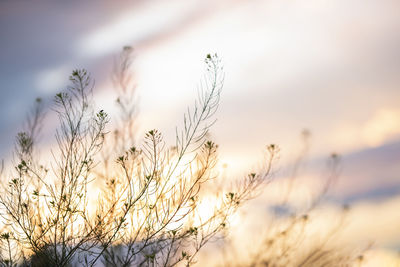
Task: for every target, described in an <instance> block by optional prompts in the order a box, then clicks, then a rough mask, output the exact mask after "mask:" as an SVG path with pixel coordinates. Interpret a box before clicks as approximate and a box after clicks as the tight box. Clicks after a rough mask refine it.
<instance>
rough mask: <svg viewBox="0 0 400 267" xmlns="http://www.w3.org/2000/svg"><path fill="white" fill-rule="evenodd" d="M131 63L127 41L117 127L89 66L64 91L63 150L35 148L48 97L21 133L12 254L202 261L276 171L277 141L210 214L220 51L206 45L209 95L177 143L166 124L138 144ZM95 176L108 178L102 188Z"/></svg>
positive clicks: (75, 259) (8, 203)
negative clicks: (98, 102)
mask: <svg viewBox="0 0 400 267" xmlns="http://www.w3.org/2000/svg"><path fill="white" fill-rule="evenodd" d="M130 64H131V48H129V47H126V48H124V51H123V53H122V55H121V58H120V60H119V61H118V63H117V65H116V68H115V75H114V78H115V79H114V82H115V85H116V89H117V90H118V93H119V97H118V99H117V105H118V106H119V107H120V117H119V120H117V122H115V123H114V126H115V129H110V126H109V121H110V117H109V115H108V114H107V113H106V112H105V111H103V110H100V111H98V112H94V111H93V105H92V101H93V100H92V90H93V87H94V83H93V80H92V78H91V76H90V74H89V73H88V72H87V71H86V70H75V71H73V72H72V75H71V76H70V82H71V85H70V86H69V87H68V88H67V89H66V90H65V91H64V92H61V93H59V94H57V95H56V96H55V100H54V102H55V107H54V111H55V112H56V113H57V115H58V119H59V127H58V128H57V130H56V132H55V137H56V141H57V148H58V150H53V151H52V154H53V157H52V159H51V163H49V164H44V163H41V162H40V161H39V160H38V159H39V156H38V152H37V150H36V146H37V134H38V131H39V129H40V125H41V124H42V123H43V116H42V115H43V112H42V111H43V108H42V107H41V101H40V100H38V101H37V103H36V104H37V106H36V108H35V109H34V112H33V113H32V114H31V115H30V117H29V119H28V124H27V125H28V126H27V129H26V131H24V132H22V133H19V134H18V135H17V141H16V149H15V156H16V164H15V166H14V170H13V171H9V173H6V171H5V172H3V176H4V179H6V180H3V181H4V182H3V183H4V190H3V192H2V193H1V194H0V205H1V216H2V219H3V224H4V227H3V230H2V233H1V236H0V238H1V244H0V256H1V259H0V262H1V265H3V266H102V265H104V266H175V265H177V264H184V265H191V264H192V263H195V261H196V255H197V253H198V252H199V251H200V250H201V249H202V247H203V246H204V245H205V244H206V243H207V242H209V241H210V240H213V239H215V238H218V237H220V236H222V235H223V234H224V232H225V231H226V230H227V229H229V218H230V216H231V215H232V214H233V213H235V212H236V211H237V209H238V208H239V207H240V206H241V205H242V204H243V203H244V202H246V201H247V200H249V199H251V198H253V197H254V196H255V195H256V194H257V193H258V192H259V189H260V188H261V187H262V185H263V184H264V183H265V182H266V181H268V179H269V177H270V170H271V165H272V161H273V159H274V158H275V155H276V153H277V148H276V146H274V145H270V146H268V148H267V153H268V159H267V162H266V164H265V169H263V170H260V171H259V172H257V173H256V172H251V173H250V174H249V175H248V176H246V177H244V178H243V179H241V180H240V182H238V183H236V184H235V185H234V186H232V187H230V188H224V189H223V190H224V191H220V192H218V193H217V194H215V195H214V196H212V199H213V201H214V202H215V203H213V206H211V207H208V208H209V209H210V210H211V213H210V214H207V215H204V214H202V213H201V209H200V208H201V207H202V199H203V198H204V197H209V196H207V192H206V191H205V190H204V185H206V184H210V183H213V182H214V181H215V180H216V179H219V178H218V176H219V173H218V170H217V168H216V167H217V161H218V155H217V150H218V146H217V145H216V144H215V143H214V142H212V141H211V140H208V139H207V137H208V131H209V129H210V127H211V126H212V124H213V123H214V122H215V118H214V115H215V113H216V111H217V108H218V105H219V100H220V94H221V90H222V87H223V81H224V75H223V68H222V66H221V62H220V59H219V58H218V56H217V55H207V56H206V58H205V65H206V74H205V76H204V78H203V79H202V81H201V83H200V89H199V91H198V97H197V99H196V102H195V104H194V105H193V106H192V107H191V108H188V111H187V112H186V113H185V114H184V119H183V127H182V129H180V130H177V131H176V142H175V144H173V145H172V146H171V145H170V146H168V145H166V143H165V142H164V140H163V136H162V134H161V133H160V132H159V131H158V130H150V131H148V132H147V133H146V134H145V136H144V138H143V142H142V143H141V144H136V141H135V139H136V138H137V136H136V134H135V123H134V122H135V117H136V112H135V105H134V102H135V101H134V99H135V97H134V95H135V94H134V92H135V87H134V85H133V80H132V77H131V76H130V73H129V67H130ZM95 185H103V186H101V190H100V192H98V191H97V190H95V188H96V186H95ZM93 198H98V201H97V204H93V203H92V202H93V201H90V200H91V199H93ZM203 208H204V207H203Z"/></svg>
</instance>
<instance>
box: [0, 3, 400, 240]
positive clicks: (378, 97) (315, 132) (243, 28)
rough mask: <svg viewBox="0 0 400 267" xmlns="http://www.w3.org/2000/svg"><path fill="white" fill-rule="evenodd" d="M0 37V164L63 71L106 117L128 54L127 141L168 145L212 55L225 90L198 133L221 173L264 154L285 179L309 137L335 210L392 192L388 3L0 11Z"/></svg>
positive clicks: (397, 96) (393, 21)
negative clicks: (78, 72)
mask: <svg viewBox="0 0 400 267" xmlns="http://www.w3.org/2000/svg"><path fill="white" fill-rule="evenodd" d="M0 36H2V38H0V47H1V49H0V80H1V86H0V93H1V97H0V112H1V114H2V116H0V125H1V127H0V151H1V153H0V155H1V156H2V157H3V158H9V157H10V155H11V150H12V148H13V140H14V139H13V138H14V136H15V134H16V133H17V132H18V131H20V130H21V125H22V124H23V122H24V118H25V116H26V114H27V112H29V109H30V107H31V106H32V103H33V100H34V99H35V98H36V97H41V98H43V99H44V100H45V102H46V103H47V106H48V107H49V108H50V107H51V100H52V97H53V96H54V95H55V94H56V93H58V92H59V91H61V90H63V88H65V87H66V86H67V85H68V76H69V74H70V72H71V70H72V69H75V68H86V69H88V70H89V71H90V72H91V74H92V76H93V78H94V79H95V80H96V87H95V91H94V98H95V100H96V105H98V107H99V108H100V107H101V108H102V109H104V110H106V111H109V112H111V113H112V112H113V110H114V109H115V105H114V104H113V102H112V101H110V99H112V93H111V91H112V90H111V89H110V88H111V87H112V84H111V81H110V77H111V76H110V72H111V70H112V67H113V62H114V60H115V58H116V57H117V56H118V54H119V53H120V51H121V48H122V47H123V46H125V45H129V46H132V47H133V48H134V51H135V52H134V54H135V58H134V64H133V72H134V74H135V78H136V80H135V81H136V84H137V95H138V109H139V118H138V121H139V128H138V133H137V135H138V136H139V138H140V136H142V135H143V133H144V131H146V130H148V129H152V128H158V129H160V130H161V131H162V132H164V134H165V137H166V139H167V141H170V142H171V143H173V141H174V133H175V126H176V125H179V123H180V122H181V121H182V116H183V113H184V112H185V110H186V108H187V106H190V105H192V103H193V102H194V99H195V97H196V86H197V85H198V82H199V80H200V78H201V77H202V75H203V73H204V66H203V62H204V57H205V55H206V54H207V53H217V54H218V55H219V56H220V58H221V59H222V62H223V65H224V70H225V85H224V90H223V92H222V96H221V103H220V107H219V111H218V113H217V118H218V121H217V123H216V125H215V126H214V127H213V128H212V130H211V135H212V137H213V138H214V139H215V140H216V142H217V143H218V144H219V145H220V152H219V153H220V158H221V161H222V162H224V163H226V164H227V165H228V167H229V169H230V171H231V174H232V175H233V176H235V175H241V174H243V173H245V172H246V171H247V170H248V169H249V168H253V167H255V166H257V164H259V162H260V160H262V155H263V150H264V149H265V146H266V145H267V144H269V143H276V144H278V145H279V146H280V147H281V159H280V163H279V165H278V167H277V169H283V170H284V169H285V168H286V167H287V166H288V165H290V163H291V162H292V161H293V159H294V158H295V157H296V155H297V154H298V151H299V150H300V147H301V141H300V138H299V136H300V133H301V131H302V130H303V129H308V130H309V131H310V132H311V133H312V137H311V142H310V143H311V146H310V151H309V154H308V155H307V158H308V159H309V161H310V164H309V168H310V173H312V174H313V175H314V176H315V175H316V173H317V172H318V171H320V169H319V167H318V166H320V165H321V162H324V160H325V158H326V157H327V156H328V155H329V154H330V153H332V152H336V153H339V154H340V155H342V156H343V158H342V164H343V168H342V176H341V179H340V180H339V181H338V184H337V186H336V187H335V188H334V189H333V193H332V195H333V198H334V199H337V200H338V201H339V202H340V201H341V202H350V203H353V202H354V203H361V204H360V205H367V204H365V203H369V204H368V205H370V207H372V208H375V209H376V208H377V207H376V204H377V203H393V202H390V201H394V200H393V199H395V200H396V199H397V198H396V197H398V195H399V194H400V174H399V173H400V165H399V164H398V162H399V160H400V106H399V103H400V87H399V86H400V51H399V49H398V48H399V46H400V2H399V1H396V0H363V1H361V0H335V1H333V0H307V1H300V0H290V1H289V0H219V1H215V0H201V1H200V0H169V1H162V0H148V1H144V0H135V1H104V0H101V1H100V0H96V1H94V0H91V1H84V2H82V1H68V2H65V1H35V3H34V4H32V2H29V1H22V0H21V1H12V0H3V1H1V2H0ZM164 114H168V116H165V115H164ZM53 124H54V122H52V121H51V120H49V122H48V125H49V128H51V127H52V126H54V125H53ZM43 139H44V140H47V139H46V138H43ZM283 173H284V172H283ZM283 175H284V174H283ZM385 201H386V202H385ZM397 203H399V202H397ZM388 205H389V204H388ZM363 207H364V206H363ZM372 208H371V209H372ZM371 211H372V210H371ZM397 219H398V218H397V217H396V218H393V221H394V222H396V220H397ZM390 222H391V221H390V219H389V222H388V223H390ZM398 223H399V222H398V221H397V224H398ZM399 235H400V233H398V232H397V233H396V235H394V236H396V237H398V236H399Z"/></svg>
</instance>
